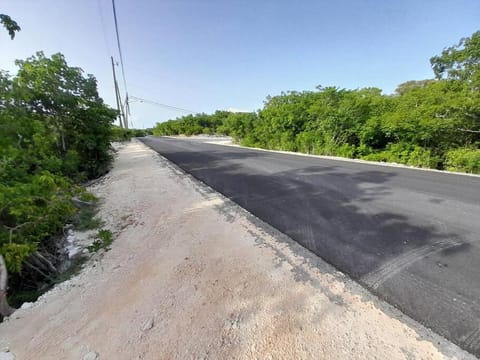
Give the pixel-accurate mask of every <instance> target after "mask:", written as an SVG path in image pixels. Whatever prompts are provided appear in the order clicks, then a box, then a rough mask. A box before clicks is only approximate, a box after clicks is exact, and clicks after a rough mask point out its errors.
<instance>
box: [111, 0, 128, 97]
mask: <svg viewBox="0 0 480 360" xmlns="http://www.w3.org/2000/svg"><path fill="white" fill-rule="evenodd" d="M112 8H113V19H114V20H115V32H116V34H117V46H118V53H119V55H120V65H121V68H122V77H123V86H124V87H125V93H126V94H127V96H126V97H127V99H128V90H127V79H126V77H125V67H124V65H123V54H122V47H121V46H120V35H119V33H118V21H117V10H116V8H115V0H112Z"/></svg>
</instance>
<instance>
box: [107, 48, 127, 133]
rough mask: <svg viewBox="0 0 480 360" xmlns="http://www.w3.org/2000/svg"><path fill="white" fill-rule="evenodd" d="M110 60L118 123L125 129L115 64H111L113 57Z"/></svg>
mask: <svg viewBox="0 0 480 360" xmlns="http://www.w3.org/2000/svg"><path fill="white" fill-rule="evenodd" d="M110 59H111V60H112V72H113V83H114V85H115V99H116V100H117V110H118V122H119V124H120V127H121V128H125V125H124V120H125V117H124V115H123V114H124V113H123V106H122V100H121V98H120V91H119V89H118V83H117V76H116V74H115V63H114V62H113V56H110Z"/></svg>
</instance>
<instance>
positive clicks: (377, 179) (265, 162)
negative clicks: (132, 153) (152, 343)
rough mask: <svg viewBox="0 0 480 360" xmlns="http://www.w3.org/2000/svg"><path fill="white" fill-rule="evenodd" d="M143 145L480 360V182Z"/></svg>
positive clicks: (176, 143) (159, 142)
mask: <svg viewBox="0 0 480 360" xmlns="http://www.w3.org/2000/svg"><path fill="white" fill-rule="evenodd" d="M142 141H143V142H144V143H145V144H146V145H148V146H150V147H151V148H152V149H154V150H156V151H157V152H158V153H160V154H161V155H163V156H164V157H166V158H167V159H169V160H171V161H172V162H174V163H175V164H177V165H178V166H180V167H181V168H182V169H184V170H185V171H187V172H189V173H190V174H192V175H193V176H195V177H196V178H197V179H199V180H201V181H203V182H205V183H206V184H208V185H210V186H211V187H212V188H214V189H216V190H217V191H219V192H221V193H222V194H224V195H225V196H227V197H228V198H230V199H232V200H233V201H235V202H236V203H237V204H239V205H240V206H242V207H243V208H245V209H247V210H248V211H250V212H251V213H253V214H254V215H256V216H257V217H259V218H260V219H262V220H263V221H265V222H267V223H269V224H270V225H272V226H274V227H275V228H277V229H278V230H280V231H282V232H283V233H285V234H287V235H288V236H290V237H291V238H292V239H294V240H295V241H297V242H299V243H300V244H302V245H303V246H305V247H306V248H308V249H310V250H311V251H312V252H314V253H315V254H317V255H318V256H320V257H321V258H323V259H324V260H326V261H327V262H329V263H331V264H332V265H334V266H335V267H337V268H338V269H340V270H341V271H343V272H345V273H347V274H349V275H350V276H351V277H352V278H354V279H356V280H357V281H359V282H360V283H361V284H363V285H364V286H366V287H367V288H369V289H370V290H371V291H372V292H374V293H375V294H377V295H379V296H380V297H382V298H383V299H385V300H386V301H388V302H389V303H391V304H393V305H395V306H396V307H398V308H400V309H401V310H402V311H403V312H404V313H406V314H408V315H409V316H411V317H412V318H414V319H416V320H417V321H419V322H421V323H423V324H424V325H426V326H427V327H430V328H432V329H433V330H435V331H436V332H437V333H439V334H441V335H443V336H445V337H446V338H448V339H450V340H451V341H453V342H455V343H456V344H458V345H460V346H461V347H463V348H464V349H466V350H468V351H470V352H471V353H473V354H475V355H476V356H480V242H479V240H480V177H471V176H462V175H453V174H445V173H438V172H429V171H418V170H413V169H407V168H397V167H388V166H377V165H370V164H363V163H356V162H347V161H337V160H326V159H321V158H315V157H303V156H297V155H289V154H281V153H273V152H264V151H257V150H250V149H244V148H236V147H226V146H221V145H214V144H208V143H204V142H201V141H195V140H180V139H171V138H154V137H147V138H143V139H142Z"/></svg>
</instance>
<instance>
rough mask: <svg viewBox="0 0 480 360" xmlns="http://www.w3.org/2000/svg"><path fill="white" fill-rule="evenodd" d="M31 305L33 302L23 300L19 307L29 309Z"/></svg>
mask: <svg viewBox="0 0 480 360" xmlns="http://www.w3.org/2000/svg"><path fill="white" fill-rule="evenodd" d="M32 306H33V302H24V303H23V304H22V307H21V308H20V309H23V310H26V309H30V308H31V307H32Z"/></svg>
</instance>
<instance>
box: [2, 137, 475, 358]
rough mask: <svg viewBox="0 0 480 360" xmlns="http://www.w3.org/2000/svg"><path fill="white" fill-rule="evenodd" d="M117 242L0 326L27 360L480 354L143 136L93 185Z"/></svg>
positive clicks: (8, 344) (6, 342) (7, 344)
mask: <svg viewBox="0 0 480 360" xmlns="http://www.w3.org/2000/svg"><path fill="white" fill-rule="evenodd" d="M91 190H92V191H93V192H94V193H95V194H96V195H98V196H100V197H101V198H102V199H103V200H102V204H101V210H100V214H101V217H102V218H103V219H104V220H105V221H106V222H107V225H108V227H109V228H111V229H112V230H113V231H114V233H115V235H116V239H115V241H114V244H113V246H112V249H111V250H110V251H109V252H107V253H105V254H104V255H103V256H98V257H95V258H94V259H92V260H91V261H90V262H89V263H88V264H87V265H86V267H85V268H84V270H83V271H82V272H81V273H80V274H79V275H78V276H76V277H75V278H73V279H71V280H69V281H67V282H65V283H63V284H60V285H59V286H57V287H56V288H54V289H53V290H52V291H50V292H48V293H47V294H45V295H44V296H42V297H41V298H40V299H39V301H37V302H36V303H35V304H34V305H33V306H32V307H31V308H29V309H21V310H18V311H17V312H16V313H15V314H14V315H13V316H12V318H11V319H10V320H8V321H6V322H4V323H3V324H0V351H5V350H6V349H9V351H10V352H11V353H12V354H14V355H15V357H16V358H17V359H83V358H84V357H85V356H89V357H90V358H98V359H225V358H229V359H268V358H271V359H292V358H295V359H313V358H315V359H346V358H348V359H385V358H388V359H444V358H448V359H450V358H456V359H474V357H473V356H471V355H469V354H467V353H465V352H464V351H462V350H461V349H459V348H458V347H457V346H455V345H453V344H451V343H449V342H448V341H446V340H445V339H443V338H442V337H440V336H438V335H436V334H434V333H432V332H431V331H429V330H428V329H426V328H424V327H423V326H421V325H420V324H418V323H417V322H415V321H413V320H411V319H410V318H408V317H406V316H404V315H402V314H401V313H400V312H399V311H397V310H396V309H395V308H393V307H391V306H389V305H388V304H386V303H384V302H382V301H380V300H379V299H377V298H376V297H374V296H373V295H371V294H370V293H369V292H368V291H366V290H365V289H364V288H362V287H361V286H359V285H358V284H357V283H355V282H353V281H351V280H350V279H349V278H348V277H346V276H344V275H343V274H341V273H339V272H337V271H336V270H335V269H334V268H332V267H331V266H329V265H328V264H326V263H325V262H323V261H321V260H320V259H318V257H316V256H315V255H313V254H312V253H310V252H309V251H307V250H305V249H304V248H302V247H301V246H299V245H298V244H297V243H295V242H293V241H291V240H290V239H289V238H287V237H286V236H284V235H283V234H281V233H279V232H278V231H276V230H275V229H273V228H271V227H270V226H268V225H267V224H265V223H263V222H261V221H260V220H258V219H256V218H255V217H253V216H252V215H250V214H249V213H247V212H246V211H244V210H243V209H242V208H240V207H238V206H237V205H235V204H234V203H232V202H231V201H229V200H228V199H226V198H224V197H223V196H221V195H220V194H218V193H216V192H215V191H213V190H212V189H211V188H209V187H207V186H205V185H204V184H202V183H200V182H198V181H197V180H195V179H193V178H192V177H191V176H189V175H188V174H185V173H184V172H182V171H181V170H179V169H178V168H177V167H175V166H174V165H172V164H171V163H170V162H168V161H167V160H165V159H163V158H162V157H160V156H159V155H158V154H157V153H155V152H154V151H153V150H150V149H149V148H147V147H146V146H145V145H143V144H141V143H140V142H138V141H132V142H131V143H128V144H125V145H123V146H122V147H120V149H119V153H118V156H117V158H116V162H115V166H114V168H113V170H112V171H111V172H110V173H109V174H108V175H107V176H106V177H105V178H104V179H102V181H99V182H98V183H96V184H95V185H93V186H92V188H91Z"/></svg>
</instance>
